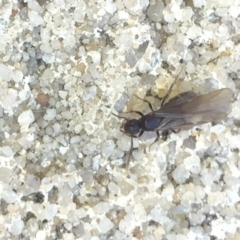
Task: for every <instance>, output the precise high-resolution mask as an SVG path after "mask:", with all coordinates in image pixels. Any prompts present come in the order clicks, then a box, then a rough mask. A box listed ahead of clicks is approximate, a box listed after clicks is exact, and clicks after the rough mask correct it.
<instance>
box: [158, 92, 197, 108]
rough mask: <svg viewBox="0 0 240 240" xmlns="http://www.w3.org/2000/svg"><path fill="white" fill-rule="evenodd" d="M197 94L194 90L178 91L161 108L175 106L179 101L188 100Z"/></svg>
mask: <svg viewBox="0 0 240 240" xmlns="http://www.w3.org/2000/svg"><path fill="white" fill-rule="evenodd" d="M196 96H197V94H196V93H195V92H192V91H187V92H183V93H180V94H178V95H176V96H175V97H173V98H171V99H170V100H169V101H168V102H167V103H165V104H164V105H163V106H162V107H161V110H162V109H168V108H171V107H174V106H177V105H179V104H181V103H184V102H187V101H190V100H191V99H192V98H194V97H196Z"/></svg>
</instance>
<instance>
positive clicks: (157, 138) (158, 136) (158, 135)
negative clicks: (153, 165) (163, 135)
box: [149, 131, 160, 148]
mask: <svg viewBox="0 0 240 240" xmlns="http://www.w3.org/2000/svg"><path fill="white" fill-rule="evenodd" d="M156 134H157V137H156V138H155V140H154V142H153V143H152V144H151V145H150V146H149V148H151V146H152V145H153V144H154V143H156V142H157V141H158V140H159V138H160V134H159V132H158V131H157V132H156Z"/></svg>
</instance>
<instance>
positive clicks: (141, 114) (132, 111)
mask: <svg viewBox="0 0 240 240" xmlns="http://www.w3.org/2000/svg"><path fill="white" fill-rule="evenodd" d="M125 113H137V114H139V115H140V116H141V117H143V116H144V114H143V113H141V112H139V111H134V110H130V111H128V112H125Z"/></svg>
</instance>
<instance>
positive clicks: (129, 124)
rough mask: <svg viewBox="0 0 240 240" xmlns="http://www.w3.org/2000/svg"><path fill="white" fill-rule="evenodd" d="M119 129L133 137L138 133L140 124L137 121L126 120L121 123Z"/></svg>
mask: <svg viewBox="0 0 240 240" xmlns="http://www.w3.org/2000/svg"><path fill="white" fill-rule="evenodd" d="M121 129H122V132H124V133H126V134H127V135H130V136H134V135H135V134H137V133H139V131H140V123H139V121H138V120H137V119H128V120H126V121H124V122H123V124H122V126H121Z"/></svg>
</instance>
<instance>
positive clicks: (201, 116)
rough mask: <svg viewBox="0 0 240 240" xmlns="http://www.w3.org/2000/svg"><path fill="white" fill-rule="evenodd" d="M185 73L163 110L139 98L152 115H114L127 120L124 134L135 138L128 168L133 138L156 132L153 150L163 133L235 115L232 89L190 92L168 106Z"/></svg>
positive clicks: (163, 101) (176, 97)
mask: <svg viewBox="0 0 240 240" xmlns="http://www.w3.org/2000/svg"><path fill="white" fill-rule="evenodd" d="M181 72H182V71H181ZM181 72H180V73H179V74H178V76H177V77H176V79H175V80H174V82H173V83H172V85H171V86H170V88H169V90H168V92H167V94H166V95H165V96H164V98H163V99H162V102H161V107H160V108H159V109H157V110H153V107H152V105H151V103H150V102H149V101H147V100H145V99H142V98H140V97H138V96H137V95H135V96H136V97H137V98H139V99H141V100H142V101H144V102H146V103H148V106H149V108H150V109H151V112H150V113H148V114H145V115H144V114H143V113H142V112H140V111H133V110H131V111H130V112H132V113H136V114H138V115H139V116H140V118H138V119H129V118H126V117H123V116H119V115H116V114H114V113H112V114H113V115H114V116H116V117H118V118H121V119H124V121H123V123H122V125H121V127H120V131H121V132H123V133H124V134H126V135H128V136H129V137H131V146H130V152H129V156H128V160H127V162H126V165H128V163H129V160H130V157H131V154H132V151H133V138H139V137H140V136H142V134H143V133H144V132H149V131H154V132H156V139H155V140H154V142H153V143H152V144H151V145H150V147H151V146H152V145H153V144H154V143H156V142H157V141H158V140H159V137H160V132H161V133H162V134H163V133H166V132H168V131H169V130H171V131H175V130H180V129H185V130H188V129H190V128H192V127H194V126H197V125H201V124H204V123H208V122H216V121H219V120H222V119H224V118H225V117H226V116H227V115H228V114H229V113H230V112H231V99H232V97H233V92H232V90H231V89H229V88H222V89H219V90H216V91H213V92H210V93H207V94H203V95H197V94H196V93H195V92H193V91H187V92H183V93H181V94H179V95H176V96H175V97H173V98H170V100H169V101H168V102H167V103H166V100H167V98H168V97H169V96H170V94H171V91H172V88H173V86H174V84H175V82H176V81H177V79H178V78H179V75H180V74H181Z"/></svg>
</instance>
